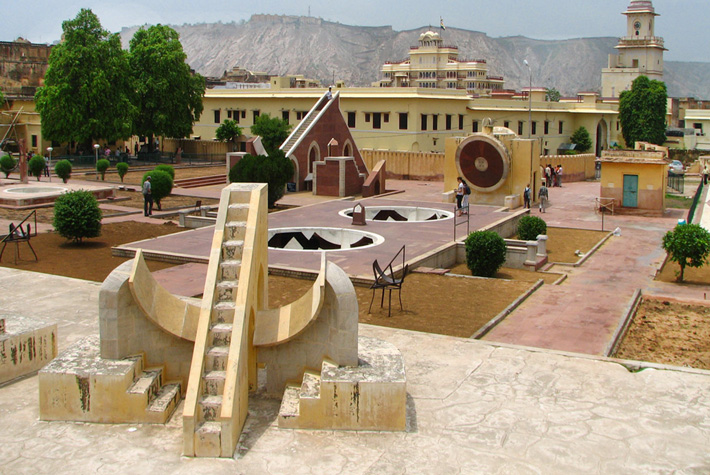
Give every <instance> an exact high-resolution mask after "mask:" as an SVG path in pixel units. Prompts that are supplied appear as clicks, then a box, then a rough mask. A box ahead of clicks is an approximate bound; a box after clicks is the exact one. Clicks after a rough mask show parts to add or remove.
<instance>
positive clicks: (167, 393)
mask: <svg viewBox="0 0 710 475" xmlns="http://www.w3.org/2000/svg"><path fill="white" fill-rule="evenodd" d="M180 398H181V394H180V383H168V384H166V385H164V386H163V387H162V388H160V390H159V391H158V394H156V395H155V399H153V401H152V402H151V403H150V405H149V406H148V409H147V410H148V411H151V412H161V413H167V414H170V413H172V412H173V410H174V409H175V408H176V407H177V405H178V404H179V403H180Z"/></svg>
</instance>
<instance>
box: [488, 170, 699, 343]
mask: <svg viewBox="0 0 710 475" xmlns="http://www.w3.org/2000/svg"><path fill="white" fill-rule="evenodd" d="M598 193H599V183H594V182H585V183H572V184H569V185H567V186H565V187H563V188H552V189H551V190H550V202H551V207H550V208H549V209H548V210H547V211H548V212H547V213H545V214H543V215H541V216H542V217H543V218H544V219H545V221H546V222H547V224H548V225H551V226H563V227H575V228H586V229H601V216H599V215H597V214H595V213H594V211H593V203H594V197H595V196H598ZM533 213H534V214H539V213H538V212H537V211H536V210H535V211H534V212H533ZM683 215H684V212H682V211H680V210H671V211H668V212H667V213H666V214H665V215H664V216H663V217H640V216H618V215H617V216H608V215H607V216H605V220H604V221H605V223H604V224H605V226H604V229H605V230H613V229H614V228H616V227H619V228H620V229H621V236H618V237H617V236H612V237H611V238H610V239H609V240H608V241H607V242H606V243H605V244H604V245H603V246H602V247H601V248H600V249H599V250H597V252H596V253H594V254H593V255H592V256H591V257H590V258H589V259H588V260H587V261H586V262H585V263H584V265H583V266H581V267H578V268H571V269H569V272H568V273H569V277H568V278H567V279H566V280H565V281H564V282H563V283H562V284H561V285H558V286H548V285H545V286H543V287H542V288H540V289H539V290H538V291H537V292H536V293H535V294H533V295H532V296H531V297H530V298H528V299H527V300H526V301H525V302H524V303H523V304H522V305H521V306H520V307H518V308H517V309H516V310H515V311H514V312H513V313H511V314H510V315H509V316H508V317H507V318H506V319H505V320H503V321H502V322H501V323H500V324H499V325H498V326H496V327H495V328H494V329H493V330H491V332H490V333H488V334H487V335H486V336H485V337H484V338H483V339H485V340H489V341H496V342H504V343H513V344H517V345H525V346H533V347H538V348H550V349H555V350H562V351H571V352H578V353H587V354H594V355H602V354H604V353H605V351H606V349H607V347H608V346H609V344H610V342H611V339H612V336H613V334H614V332H615V331H616V329H617V327H618V325H619V323H620V322H621V321H622V319H623V317H624V315H625V310H626V309H627V307H628V306H629V304H630V303H631V300H632V297H633V295H634V292H635V291H636V290H637V289H642V290H644V291H646V292H648V293H656V294H660V293H669V292H671V293H676V292H677V289H676V287H675V286H674V285H673V284H663V283H660V282H655V281H653V278H654V276H655V273H656V270H657V269H658V268H659V267H660V265H661V263H662V261H663V259H664V257H665V252H664V251H663V250H662V249H661V239H662V237H663V234H665V233H666V232H667V231H668V230H670V229H672V228H673V227H674V226H675V225H676V223H677V221H678V219H679V218H682V217H683ZM564 269H565V268H563V267H562V266H559V265H557V266H555V267H554V269H553V270H554V271H560V270H564ZM697 287H698V286H695V287H694V288H692V289H691V288H688V289H684V292H687V293H688V294H692V295H695V298H697V295H699V294H700V295H701V294H702V292H703V290H701V289H700V288H697ZM700 287H704V286H700ZM704 291H706V292H708V293H710V287H705V289H704Z"/></svg>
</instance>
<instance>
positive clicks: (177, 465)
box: [0, 183, 710, 474]
mask: <svg viewBox="0 0 710 475" xmlns="http://www.w3.org/2000/svg"><path fill="white" fill-rule="evenodd" d="M415 185H416V186H417V189H416V190H414V191H412V190H407V189H405V190H404V193H402V194H401V195H399V196H398V197H397V199H404V200H407V199H416V198H414V196H419V197H420V198H419V199H421V200H425V199H424V198H422V197H424V196H426V197H427V199H428V200H429V201H432V202H433V201H435V200H436V198H437V196H438V192H437V191H436V189H435V187H432V188H426V187H427V186H429V185H427V184H422V183H416V184H415ZM598 186H599V185H598V184H595V183H577V184H570V185H568V186H565V187H563V188H562V189H553V190H551V202H552V207H551V208H550V209H549V210H548V211H549V212H548V214H547V215H546V216H545V218H546V220H547V222H548V224H550V225H555V226H569V227H581V228H587V229H600V224H601V223H600V217H599V216H598V215H595V214H594V212H593V207H592V205H591V200H592V199H593V197H594V194H595V193H598ZM429 190H431V191H429ZM427 191H429V195H426V192H427ZM289 198H291V199H293V198H292V197H289ZM304 199H308V197H305V198H304ZM390 199H395V198H390ZM705 199H707V197H703V201H705ZM425 201H426V200H425ZM349 204H352V202H349ZM333 206H335V205H333ZM337 206H341V204H338V205H337ZM707 207H708V206H707V204H706V205H705V209H706V210H707ZM585 210H586V211H585ZM706 216H710V212H706V213H703V219H705V218H706ZM146 219H150V218H146ZM677 219H678V216H676V215H675V214H674V213H669V215H667V216H665V217H662V218H642V217H627V216H615V217H608V216H607V217H606V221H605V229H606V230H611V229H613V228H615V227H617V226H618V227H620V228H621V231H622V232H621V236H619V237H612V238H610V240H609V241H607V243H606V244H604V246H602V248H601V249H600V250H599V251H597V253H595V254H594V255H592V256H591V257H590V259H589V260H588V261H587V262H586V263H585V264H584V265H583V266H581V267H579V268H565V269H564V272H566V273H568V278H567V280H566V281H565V282H564V283H563V284H562V285H560V286H547V285H546V286H543V287H542V289H541V290H539V291H538V292H536V293H535V294H533V295H532V296H531V297H530V298H529V299H528V300H527V301H526V302H525V303H524V304H523V305H522V306H521V307H520V308H519V309H517V310H516V311H515V312H513V313H512V314H511V315H510V316H509V317H508V318H507V319H506V320H505V321H504V322H503V324H501V325H499V326H498V327H497V328H495V329H494V331H492V332H491V333H489V334H488V335H487V336H486V341H479V340H470V339H462V338H454V337H447V336H440V335H431V334H424V333H417V332H411V331H404V330H396V329H390V328H383V327H375V326H369V325H360V334H361V335H365V336H373V337H377V338H381V339H383V340H386V341H388V342H390V343H392V344H394V345H395V346H397V347H398V348H399V349H400V350H401V352H402V354H403V356H404V360H405V364H406V370H407V377H408V384H407V391H408V398H409V401H408V414H407V427H408V428H407V431H406V432H403V433H377V432H360V433H356V432H337V431H307V430H284V429H279V428H278V427H277V423H276V415H277V412H278V406H279V401H277V400H268V399H264V398H262V397H260V396H258V395H257V396H252V398H251V400H250V413H249V417H248V419H247V422H246V427H245V431H244V435H243V436H242V440H241V441H240V445H239V448H238V450H237V453H236V454H235V457H234V460H217V459H188V458H185V457H181V450H182V419H181V413H182V407H181V406H180V407H178V410H177V411H176V412H175V414H174V415H173V417H172V419H171V420H170V421H169V423H168V424H166V425H165V426H162V425H143V424H127V425H119V424H116V425H112V424H85V423H72V422H42V421H40V420H39V408H38V377H37V376H36V375H33V376H30V377H28V378H25V379H22V380H19V381H15V382H12V383H10V384H6V385H5V386H2V387H0V422H1V423H2V427H3V428H4V430H3V431H0V458H1V459H2V461H3V462H2V469H1V470H0V472H2V473H50V472H51V473H88V472H97V473H126V472H130V473H154V472H157V471H160V472H167V473H191V474H192V473H270V474H279V473H331V472H333V473H348V474H350V473H356V474H357V473H373V474H374V473H377V474H379V473H395V474H396V473H436V474H438V473H515V474H525V473H553V474H554V473H560V474H562V473H564V474H568V473H659V472H664V473H665V472H681V473H698V474H700V473H709V472H710V451H708V450H707V448H708V447H710V389H708V388H710V371H703V370H693V369H689V368H679V367H666V366H660V365H653V364H648V363H640V362H625V361H620V360H613V359H608V358H604V357H600V356H598V355H599V354H601V351H599V350H600V349H601V348H603V347H605V345H607V344H608V341H609V338H610V335H611V333H613V331H614V329H615V328H616V325H617V324H618V322H619V321H620V319H621V318H622V313H623V310H624V308H625V307H626V305H627V304H628V302H629V300H630V298H631V296H632V294H633V292H634V291H635V290H636V289H639V288H641V289H643V290H644V292H647V293H651V294H654V295H671V294H673V295H675V296H680V297H682V298H684V299H686V300H702V299H703V298H704V295H703V294H704V292H707V293H710V289H708V288H707V287H706V286H688V285H676V284H664V283H660V282H655V281H653V280H652V279H653V275H654V273H655V270H656V269H657V268H658V266H659V265H660V262H661V260H662V259H663V254H662V251H661V250H660V246H659V244H658V243H659V242H660V237H659V236H662V235H663V233H664V232H665V231H666V230H668V229H670V228H672V227H673V225H674V221H676V220H677ZM553 270H555V271H557V270H560V269H556V268H553ZM186 272H188V274H190V275H189V276H186V277H190V278H192V277H194V275H192V274H195V275H197V274H199V271H198V270H195V271H192V273H191V272H190V271H186ZM197 280H199V279H197ZM190 285H192V286H194V287H199V282H198V281H196V280H195V279H194V278H192V280H191V282H190ZM99 288H100V284H98V283H92V282H86V281H81V280H76V279H69V278H64V277H58V276H52V275H44V274H36V273H31V272H25V271H19V270H14V269H8V268H2V267H0V309H1V310H0V313H3V314H10V315H12V314H19V315H23V316H27V317H30V318H32V317H34V318H41V319H51V320H53V321H55V322H57V323H58V327H59V328H58V338H59V345H58V346H59V351H60V352H61V351H63V350H65V349H67V348H68V347H70V346H71V345H72V343H74V342H76V341H77V340H79V339H81V338H83V337H85V336H90V335H98V293H99ZM38 295H39V296H40V297H39V298H38ZM28 302H31V303H28ZM533 347H535V348H533ZM561 350H562V351H561ZM582 353H587V354H582Z"/></svg>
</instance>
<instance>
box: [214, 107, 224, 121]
mask: <svg viewBox="0 0 710 475" xmlns="http://www.w3.org/2000/svg"><path fill="white" fill-rule="evenodd" d="M214 123H215V124H221V123H222V121H221V120H220V110H219V109H217V110H216V111H214Z"/></svg>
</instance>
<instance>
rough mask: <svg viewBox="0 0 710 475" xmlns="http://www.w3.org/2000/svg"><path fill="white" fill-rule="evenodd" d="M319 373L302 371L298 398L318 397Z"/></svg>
mask: <svg viewBox="0 0 710 475" xmlns="http://www.w3.org/2000/svg"><path fill="white" fill-rule="evenodd" d="M320 380H321V378H320V374H317V373H313V372H310V371H306V372H305V373H303V381H302V382H301V389H300V391H299V393H298V397H299V398H300V399H306V398H309V399H318V398H319V397H320Z"/></svg>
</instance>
